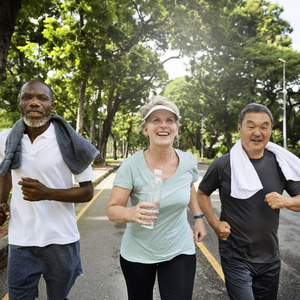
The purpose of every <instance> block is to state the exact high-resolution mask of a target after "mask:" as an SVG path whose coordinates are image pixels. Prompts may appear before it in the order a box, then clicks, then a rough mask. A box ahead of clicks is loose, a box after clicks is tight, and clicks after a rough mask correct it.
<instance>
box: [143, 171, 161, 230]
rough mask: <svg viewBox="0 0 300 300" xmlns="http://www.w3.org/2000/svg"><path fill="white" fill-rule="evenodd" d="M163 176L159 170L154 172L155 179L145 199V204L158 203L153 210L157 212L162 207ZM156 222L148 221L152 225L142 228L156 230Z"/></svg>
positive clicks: (150, 183) (151, 182) (150, 184)
mask: <svg viewBox="0 0 300 300" xmlns="http://www.w3.org/2000/svg"><path fill="white" fill-rule="evenodd" d="M161 174H162V170H157V169H155V170H154V176H155V177H154V179H152V180H151V181H150V182H149V187H148V191H147V194H146V199H145V202H154V201H158V204H157V205H155V207H154V208H152V209H155V210H159V207H160V198H161V190H162V185H163V181H162V179H161ZM156 221H157V220H150V221H148V220H147V222H151V225H142V226H143V227H145V228H148V229H153V228H155V225H156Z"/></svg>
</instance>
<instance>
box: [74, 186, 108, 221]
mask: <svg viewBox="0 0 300 300" xmlns="http://www.w3.org/2000/svg"><path fill="white" fill-rule="evenodd" d="M109 183H110V181H107V183H106V184H105V185H104V187H103V188H102V189H101V190H100V191H99V192H98V193H97V195H95V196H94V197H93V199H92V200H91V201H90V202H88V203H87V205H85V206H84V208H83V209H82V210H81V211H80V212H79V213H78V215H77V216H76V222H78V220H79V219H80V218H81V217H82V215H83V214H84V213H85V212H86V211H87V210H88V208H89V207H90V206H91V205H92V204H93V202H94V201H95V200H96V199H97V197H98V196H99V195H100V194H101V193H102V192H103V191H104V190H105V188H106V186H107V185H108V184H109Z"/></svg>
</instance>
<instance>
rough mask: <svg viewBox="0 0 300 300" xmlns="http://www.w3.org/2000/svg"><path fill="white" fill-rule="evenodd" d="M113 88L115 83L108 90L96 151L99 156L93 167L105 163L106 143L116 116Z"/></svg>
mask: <svg viewBox="0 0 300 300" xmlns="http://www.w3.org/2000/svg"><path fill="white" fill-rule="evenodd" d="M115 88H116V82H114V83H113V84H112V86H111V88H110V92H109V97H108V103H107V117H106V119H105V121H104V122H103V130H102V132H101V138H100V143H99V149H98V150H99V151H100V154H99V155H98V156H97V157H96V159H95V160H94V164H95V165H105V163H106V161H105V158H106V147H107V142H108V138H109V135H110V134H111V127H112V122H113V119H114V116H115V114H116V111H117V109H118V104H117V102H116V100H115V101H114V93H115Z"/></svg>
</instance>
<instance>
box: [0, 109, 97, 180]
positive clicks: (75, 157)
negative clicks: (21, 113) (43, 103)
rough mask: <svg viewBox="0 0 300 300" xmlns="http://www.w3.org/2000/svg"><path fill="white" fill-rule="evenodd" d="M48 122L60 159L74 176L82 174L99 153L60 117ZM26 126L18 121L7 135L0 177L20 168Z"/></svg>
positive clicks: (21, 120) (0, 166)
mask: <svg viewBox="0 0 300 300" xmlns="http://www.w3.org/2000/svg"><path fill="white" fill-rule="evenodd" d="M50 121H51V122H52V123H53V125H54V128H55V135H56V139H57V143H58V146H59V149H60V152H61V154H62V157H63V159H64V161H65V163H66V165H67V166H68V167H69V169H70V170H71V172H72V173H73V174H75V175H77V174H80V173H81V172H83V171H84V170H85V169H86V168H87V167H88V166H89V165H90V164H91V163H92V161H93V160H94V159H95V158H96V157H97V155H98V154H99V151H98V150H97V149H96V148H95V147H94V146H93V145H92V144H91V143H90V142H89V141H87V140H86V139H85V138H84V137H83V136H81V135H80V134H79V133H78V132H76V131H75V130H74V129H73V127H72V126H71V125H70V124H69V123H68V122H67V121H66V120H65V119H64V118H62V117H60V116H58V115H55V114H52V115H51V119H50ZM25 129H26V125H25V123H24V121H23V119H20V120H18V121H17V122H16V123H15V124H14V126H13V127H12V129H11V132H10V133H9V135H8V137H7V140H6V144H5V156H4V159H3V161H2V162H1V164H0V175H2V176H3V175H5V174H6V172H7V171H8V170H10V169H18V168H19V167H20V166H21V157H22V156H21V154H22V149H21V139H22V137H23V134H24V132H25Z"/></svg>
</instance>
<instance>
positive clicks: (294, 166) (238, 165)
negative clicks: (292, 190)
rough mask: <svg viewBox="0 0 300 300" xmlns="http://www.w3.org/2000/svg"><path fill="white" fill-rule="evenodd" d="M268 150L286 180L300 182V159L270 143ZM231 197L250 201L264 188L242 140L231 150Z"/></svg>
mask: <svg viewBox="0 0 300 300" xmlns="http://www.w3.org/2000/svg"><path fill="white" fill-rule="evenodd" d="M266 149H268V150H269V151H271V152H273V153H274V154H275V156H276V160H277V162H278V164H279V166H280V168H281V170H282V173H283V175H284V176H285V178H286V180H293V181H300V159H299V158H298V157H297V156H296V155H294V154H293V153H291V152H290V151H288V150H286V149H284V148H282V147H280V146H278V145H276V144H274V143H272V142H269V143H268V144H267V145H266ZM230 167H231V196H232V197H234V198H238V199H248V198H250V197H251V196H253V195H254V194H255V193H257V192H258V191H259V190H261V189H262V188H263V186H262V184H261V182H260V179H259V177H258V175H257V173H256V171H255V169H254V166H253V165H252V163H251V161H250V159H249V157H248V155H247V153H246V152H245V150H244V149H243V147H242V143H241V140H238V141H237V143H236V144H235V145H234V146H233V147H232V149H231V150H230Z"/></svg>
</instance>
